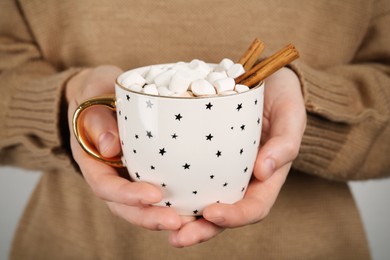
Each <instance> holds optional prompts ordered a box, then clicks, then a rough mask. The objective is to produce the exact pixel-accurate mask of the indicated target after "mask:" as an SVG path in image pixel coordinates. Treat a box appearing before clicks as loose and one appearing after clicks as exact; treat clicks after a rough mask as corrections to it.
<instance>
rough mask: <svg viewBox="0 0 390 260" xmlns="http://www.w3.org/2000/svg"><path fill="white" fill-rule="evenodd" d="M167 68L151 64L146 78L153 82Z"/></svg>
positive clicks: (148, 81) (147, 80) (149, 82)
mask: <svg viewBox="0 0 390 260" xmlns="http://www.w3.org/2000/svg"><path fill="white" fill-rule="evenodd" d="M164 71H165V70H164V69H163V68H161V67H159V66H151V67H150V69H149V71H148V72H147V73H146V75H145V80H146V83H147V84H152V83H153V80H154V78H155V77H156V76H158V75H160V74H161V73H163V72H164Z"/></svg>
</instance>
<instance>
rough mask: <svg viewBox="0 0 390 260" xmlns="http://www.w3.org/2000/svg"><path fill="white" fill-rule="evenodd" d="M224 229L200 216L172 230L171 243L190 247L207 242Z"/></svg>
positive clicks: (175, 245) (176, 245)
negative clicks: (178, 228)
mask: <svg viewBox="0 0 390 260" xmlns="http://www.w3.org/2000/svg"><path fill="white" fill-rule="evenodd" d="M223 230H224V229H223V228H221V227H218V226H216V225H214V224H213V223H211V222H209V221H207V220H205V219H204V218H200V219H198V220H196V221H193V222H190V223H188V224H186V225H184V226H183V227H182V228H181V229H180V230H178V231H174V232H172V233H171V234H170V236H169V243H170V244H171V245H172V246H174V247H188V246H192V245H196V244H199V243H202V242H205V241H207V240H209V239H211V238H213V237H215V236H216V235H218V234H219V233H221V232H222V231H223Z"/></svg>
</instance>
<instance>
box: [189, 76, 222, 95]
mask: <svg viewBox="0 0 390 260" xmlns="http://www.w3.org/2000/svg"><path fill="white" fill-rule="evenodd" d="M191 91H192V93H194V95H195V96H208V95H215V94H216V92H215V88H214V87H213V85H211V84H210V82H208V81H207V80H205V79H198V80H195V81H194V82H192V84H191Z"/></svg>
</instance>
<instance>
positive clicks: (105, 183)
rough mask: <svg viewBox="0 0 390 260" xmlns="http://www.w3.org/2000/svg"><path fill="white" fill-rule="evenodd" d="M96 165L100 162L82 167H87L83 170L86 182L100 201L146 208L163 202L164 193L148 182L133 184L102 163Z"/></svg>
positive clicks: (85, 164) (84, 164)
mask: <svg viewBox="0 0 390 260" xmlns="http://www.w3.org/2000/svg"><path fill="white" fill-rule="evenodd" d="M88 160H91V159H89V158H88ZM92 160H93V159H92ZM96 163H99V162H95V161H94V162H91V163H83V164H81V165H83V166H82V168H84V167H85V168H84V169H82V172H83V176H84V178H85V180H86V181H87V183H88V184H89V186H90V187H91V188H92V190H93V192H94V193H95V195H96V196H97V197H99V198H100V199H102V200H105V201H111V202H116V203H120V204H124V205H129V206H145V205H149V204H153V203H157V202H159V201H161V199H162V192H161V191H160V190H159V189H158V188H157V187H155V186H153V185H151V184H149V183H146V182H131V181H129V180H127V179H125V178H122V177H120V176H118V173H117V172H116V171H115V169H112V168H111V167H109V166H107V165H105V164H102V163H99V164H101V165H99V166H97V167H93V166H92V165H91V164H96ZM92 169H98V170H92Z"/></svg>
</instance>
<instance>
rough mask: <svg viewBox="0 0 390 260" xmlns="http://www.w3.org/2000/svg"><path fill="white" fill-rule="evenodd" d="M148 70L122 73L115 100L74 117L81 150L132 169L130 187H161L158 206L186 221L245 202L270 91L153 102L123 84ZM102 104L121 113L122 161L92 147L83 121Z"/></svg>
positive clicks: (96, 100) (100, 101) (92, 102)
mask: <svg viewBox="0 0 390 260" xmlns="http://www.w3.org/2000/svg"><path fill="white" fill-rule="evenodd" d="M154 66H156V65H154ZM161 66H169V64H168V65H167V64H164V65H161ZM148 69H149V67H142V68H137V69H134V70H130V71H127V72H124V73H123V74H121V75H120V76H119V77H118V78H117V80H116V84H115V97H114V96H106V97H96V98H92V99H89V100H86V101H85V102H83V103H82V104H80V106H79V107H78V108H77V110H76V112H75V114H74V117H73V129H74V133H75V136H76V138H77V140H78V142H79V143H80V145H81V146H82V147H83V149H84V150H85V151H86V152H87V153H88V154H89V155H91V156H92V157H93V158H95V159H97V160H100V161H102V162H104V163H107V164H109V165H112V166H117V167H127V169H128V172H129V174H130V178H131V180H133V181H144V182H148V183H151V184H154V185H155V186H157V187H159V188H160V189H161V190H162V192H163V199H162V201H161V202H159V203H157V204H155V205H156V206H162V207H171V208H174V209H175V210H176V211H177V212H178V213H179V214H181V215H201V214H202V211H203V209H204V208H205V207H207V206H208V205H210V204H213V203H227V204H232V203H235V202H237V201H239V200H240V199H242V198H243V196H244V194H245V191H246V188H247V186H248V183H249V181H250V178H251V175H252V170H253V167H254V163H255V160H256V156H257V153H258V149H259V144H260V136H261V126H262V114H263V94H264V84H263V83H261V84H259V85H258V86H256V87H254V88H252V89H250V90H248V91H246V92H242V93H238V94H233V95H226V96H210V97H166V96H156V95H148V94H144V93H139V92H134V91H131V90H129V89H127V88H125V87H124V86H123V85H122V83H121V82H123V80H124V79H125V78H126V76H127V75H129V74H130V73H131V72H134V71H136V72H138V73H140V74H143V73H144V72H146V71H147V70H148ZM96 105H103V106H106V107H108V108H110V109H112V110H114V111H116V114H117V122H118V127H119V136H120V142H121V145H122V156H121V157H118V158H110V159H108V158H104V157H102V156H101V155H100V154H99V153H98V151H97V150H96V149H95V148H94V147H93V146H92V145H91V144H89V143H88V139H87V137H86V135H85V131H84V129H83V128H82V124H81V122H80V120H82V117H81V115H82V113H83V111H85V110H86V109H88V108H90V107H93V106H96Z"/></svg>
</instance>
